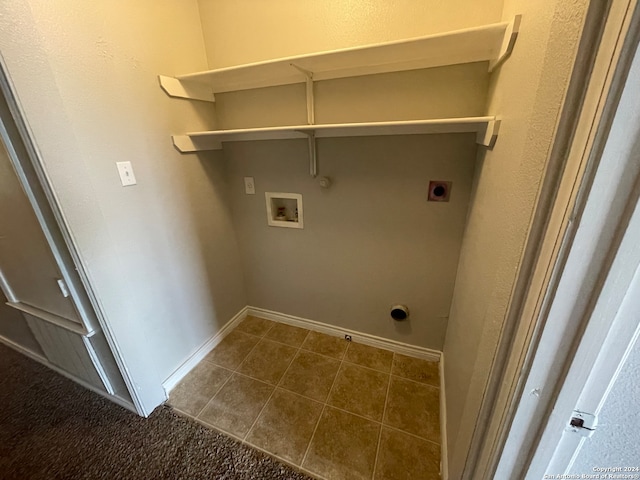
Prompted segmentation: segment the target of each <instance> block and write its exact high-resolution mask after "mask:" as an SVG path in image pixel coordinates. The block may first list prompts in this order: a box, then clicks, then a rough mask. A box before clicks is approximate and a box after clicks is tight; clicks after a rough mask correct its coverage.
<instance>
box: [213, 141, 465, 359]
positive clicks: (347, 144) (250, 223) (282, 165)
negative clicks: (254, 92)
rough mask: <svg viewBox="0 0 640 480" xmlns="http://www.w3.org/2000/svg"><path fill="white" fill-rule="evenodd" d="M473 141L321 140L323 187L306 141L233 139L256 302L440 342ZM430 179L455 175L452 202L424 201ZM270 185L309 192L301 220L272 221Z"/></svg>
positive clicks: (232, 162) (235, 196) (236, 208)
mask: <svg viewBox="0 0 640 480" xmlns="http://www.w3.org/2000/svg"><path fill="white" fill-rule="evenodd" d="M475 152H476V143H475V136H474V135H465V134H458V135H431V136H418V135H410V136H396V137H363V138H340V139H321V140H319V141H318V155H319V165H320V168H321V174H322V175H328V176H330V177H331V178H332V179H333V185H332V186H331V188H329V189H326V190H325V189H322V188H321V187H320V186H319V184H318V182H317V180H314V179H312V178H311V177H310V176H309V173H308V171H309V170H308V153H307V142H306V141H304V140H296V141H269V142H243V143H233V144H229V145H227V146H226V147H225V157H226V160H227V162H228V171H229V184H230V188H231V192H232V193H231V198H232V202H233V207H232V208H233V217H234V222H235V225H236V230H237V235H238V240H239V243H240V249H241V252H242V258H243V263H244V277H245V279H246V285H247V293H248V298H249V304H250V305H252V306H256V307H262V308H267V309H269V310H275V311H279V312H284V313H287V314H290V315H296V316H300V317H304V318H309V319H312V320H317V321H321V322H325V323H328V324H332V325H337V326H340V327H344V328H349V329H353V330H356V331H360V332H366V333H370V334H373V335H378V336H381V337H384V338H390V339H394V340H398V341H402V342H405V343H410V344H415V345H421V346H425V347H430V348H434V349H438V350H441V349H442V345H443V340H444V334H445V328H446V319H447V316H448V313H449V306H450V302H451V295H452V292H453V284H454V281H455V273H456V265H457V262H458V255H459V251H460V244H461V242H462V234H463V231H464V222H465V217H466V213H467V206H468V201H469V194H470V191H471V179H472V176H473V168H474V163H475ZM244 176H252V177H254V181H255V186H256V194H255V195H245V193H244V183H243V177H244ZM429 179H438V180H450V181H453V189H452V192H451V198H450V202H449V203H438V202H427V191H428V182H429ZM265 191H267V192H268V191H271V192H292V193H301V194H302V195H303V205H304V229H302V230H296V229H289V228H278V227H270V226H268V225H267V218H266V217H267V216H266V206H265V196H264V192H265ZM396 303H404V304H407V305H409V308H410V310H411V319H410V320H408V321H405V322H402V323H397V322H394V321H393V320H392V319H391V318H390V316H389V309H390V307H391V306H392V305H394V304H396Z"/></svg>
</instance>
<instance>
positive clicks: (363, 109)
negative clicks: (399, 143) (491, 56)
mask: <svg viewBox="0 0 640 480" xmlns="http://www.w3.org/2000/svg"><path fill="white" fill-rule="evenodd" d="M488 88H489V73H488V63H487V62H477V63H469V64H465V65H454V66H448V67H440V68H429V69H423V70H412V71H407V72H396V73H385V74H380V75H368V76H365V77H352V78H346V79H338V80H326V81H321V82H316V83H315V85H314V89H315V116H316V117H315V118H316V123H343V122H376V121H385V120H415V119H423V120H424V119H429V118H446V117H467V116H475V115H484V111H485V107H486V99H487V91H488ZM215 111H216V117H217V121H218V125H219V126H220V128H246V127H265V126H275V125H306V123H307V111H306V99H305V86H304V84H297V85H284V86H278V87H269V88H260V89H255V90H245V91H240V92H231V93H219V94H217V95H216V106H215Z"/></svg>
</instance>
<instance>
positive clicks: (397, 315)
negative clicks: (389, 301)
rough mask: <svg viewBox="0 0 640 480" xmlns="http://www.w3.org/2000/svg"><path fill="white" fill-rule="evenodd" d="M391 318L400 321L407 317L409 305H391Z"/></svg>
mask: <svg viewBox="0 0 640 480" xmlns="http://www.w3.org/2000/svg"><path fill="white" fill-rule="evenodd" d="M391 318H393V319H394V320H395V321H396V322H401V321H402V320H406V319H407V318H409V307H407V306H406V305H394V306H393V307H391Z"/></svg>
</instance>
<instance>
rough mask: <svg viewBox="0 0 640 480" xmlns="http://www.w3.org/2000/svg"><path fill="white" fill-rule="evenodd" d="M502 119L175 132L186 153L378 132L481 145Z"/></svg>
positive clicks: (495, 132) (493, 136) (488, 141)
mask: <svg viewBox="0 0 640 480" xmlns="http://www.w3.org/2000/svg"><path fill="white" fill-rule="evenodd" d="M499 126H500V121H499V120H496V118H495V117H492V116H489V117H463V118H440V119H431V120H408V121H397V122H368V123H338V124H325V125H291V126H284V127H263V128H243V129H236V130H213V131H208V132H191V133H186V134H183V135H174V136H173V144H174V145H175V147H176V148H177V149H178V150H179V151H180V152H182V153H189V152H198V151H202V150H219V149H221V148H222V142H241V141H252V140H282V139H294V138H309V137H315V138H331V137H362V136H374V135H425V134H438V133H440V134H441V133H475V134H476V135H477V142H478V143H479V144H480V145H484V146H487V147H489V146H492V145H493V143H494V142H495V140H496V137H497V135H498V129H499Z"/></svg>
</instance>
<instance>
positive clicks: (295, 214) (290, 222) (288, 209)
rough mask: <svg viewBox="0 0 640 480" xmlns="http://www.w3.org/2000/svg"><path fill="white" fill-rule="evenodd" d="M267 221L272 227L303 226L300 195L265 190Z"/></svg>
mask: <svg viewBox="0 0 640 480" xmlns="http://www.w3.org/2000/svg"><path fill="white" fill-rule="evenodd" d="M264 196H265V199H266V202H267V223H268V224H269V225H270V226H272V227H285V228H304V222H303V214H302V195H301V194H299V193H280V192H265V194H264Z"/></svg>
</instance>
